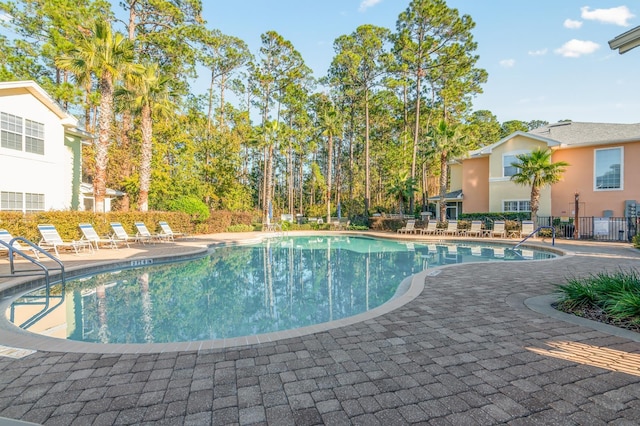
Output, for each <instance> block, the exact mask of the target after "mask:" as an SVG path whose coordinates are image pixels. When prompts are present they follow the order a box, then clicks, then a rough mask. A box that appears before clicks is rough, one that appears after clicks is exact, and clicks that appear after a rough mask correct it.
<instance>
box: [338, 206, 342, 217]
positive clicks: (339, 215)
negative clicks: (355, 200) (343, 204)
mask: <svg viewBox="0 0 640 426" xmlns="http://www.w3.org/2000/svg"><path fill="white" fill-rule="evenodd" d="M340 210H341V209H340V203H338V219H342V212H341V211H340Z"/></svg>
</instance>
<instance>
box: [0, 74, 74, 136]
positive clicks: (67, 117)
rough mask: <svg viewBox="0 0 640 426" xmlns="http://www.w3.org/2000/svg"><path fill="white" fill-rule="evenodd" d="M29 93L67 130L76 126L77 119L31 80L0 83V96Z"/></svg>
mask: <svg viewBox="0 0 640 426" xmlns="http://www.w3.org/2000/svg"><path fill="white" fill-rule="evenodd" d="M25 93H29V94H31V95H32V96H33V97H34V98H36V99H37V100H39V101H40V102H41V103H42V104H43V105H44V106H46V107H47V108H48V109H49V110H50V111H51V112H53V113H54V114H55V115H56V116H57V117H58V118H59V119H60V121H61V122H62V125H63V126H64V127H67V128H75V127H77V126H78V119H77V118H75V117H74V116H72V115H71V114H69V113H67V112H66V111H65V110H64V109H62V107H61V106H60V105H58V103H57V102H56V101H55V100H53V98H51V96H49V94H48V93H47V92H46V91H45V90H44V89H43V88H42V87H40V85H38V83H36V82H35V81H32V80H25V81H1V82H0V96H1V95H2V94H25Z"/></svg>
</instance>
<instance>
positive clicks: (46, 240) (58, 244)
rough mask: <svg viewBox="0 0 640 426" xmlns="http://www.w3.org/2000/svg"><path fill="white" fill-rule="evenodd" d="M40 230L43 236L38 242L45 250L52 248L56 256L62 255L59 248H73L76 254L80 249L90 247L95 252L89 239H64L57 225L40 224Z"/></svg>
mask: <svg viewBox="0 0 640 426" xmlns="http://www.w3.org/2000/svg"><path fill="white" fill-rule="evenodd" d="M38 231H40V235H41V236H42V238H41V239H40V242H39V243H38V246H40V247H41V248H42V249H43V250H51V249H53V251H54V252H55V254H56V257H60V252H59V251H58V248H71V249H73V251H74V252H75V254H79V252H80V249H84V248H87V247H88V248H89V250H91V252H92V253H93V244H91V243H90V242H88V241H76V240H71V241H64V240H63V239H62V237H61V236H60V234H59V233H58V230H57V229H56V227H55V226H53V225H49V224H40V225H38Z"/></svg>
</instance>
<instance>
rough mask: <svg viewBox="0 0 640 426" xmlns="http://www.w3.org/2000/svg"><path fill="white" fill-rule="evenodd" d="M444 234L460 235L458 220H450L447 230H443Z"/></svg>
mask: <svg viewBox="0 0 640 426" xmlns="http://www.w3.org/2000/svg"><path fill="white" fill-rule="evenodd" d="M442 234H443V235H449V234H451V235H453V236H456V235H459V232H458V221H457V220H450V221H449V222H447V228H446V229H443V230H442Z"/></svg>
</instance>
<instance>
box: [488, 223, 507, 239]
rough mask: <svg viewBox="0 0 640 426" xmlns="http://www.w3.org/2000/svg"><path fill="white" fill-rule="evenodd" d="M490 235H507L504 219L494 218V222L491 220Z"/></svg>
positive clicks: (504, 236) (502, 236) (503, 236)
mask: <svg viewBox="0 0 640 426" xmlns="http://www.w3.org/2000/svg"><path fill="white" fill-rule="evenodd" d="M491 236H492V237H495V236H498V237H501V238H506V237H507V231H506V229H505V228H504V220H496V221H495V222H493V229H492V230H491Z"/></svg>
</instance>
